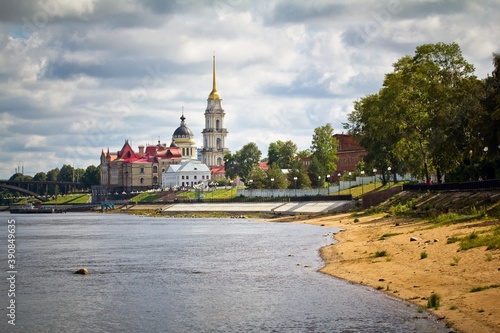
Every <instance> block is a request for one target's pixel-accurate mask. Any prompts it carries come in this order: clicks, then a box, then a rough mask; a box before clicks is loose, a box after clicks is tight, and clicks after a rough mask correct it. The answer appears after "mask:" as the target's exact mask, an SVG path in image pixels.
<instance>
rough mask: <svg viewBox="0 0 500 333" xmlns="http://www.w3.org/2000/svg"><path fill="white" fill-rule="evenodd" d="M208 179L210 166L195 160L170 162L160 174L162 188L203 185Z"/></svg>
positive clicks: (206, 183)
mask: <svg viewBox="0 0 500 333" xmlns="http://www.w3.org/2000/svg"><path fill="white" fill-rule="evenodd" d="M209 181H210V168H209V167H208V166H207V165H206V164H204V163H201V162H200V161H197V160H187V161H184V162H182V163H181V164H171V165H170V166H169V167H168V169H167V170H166V171H165V172H163V174H162V188H163V190H168V189H174V188H179V187H205V186H207V185H208V182H209Z"/></svg>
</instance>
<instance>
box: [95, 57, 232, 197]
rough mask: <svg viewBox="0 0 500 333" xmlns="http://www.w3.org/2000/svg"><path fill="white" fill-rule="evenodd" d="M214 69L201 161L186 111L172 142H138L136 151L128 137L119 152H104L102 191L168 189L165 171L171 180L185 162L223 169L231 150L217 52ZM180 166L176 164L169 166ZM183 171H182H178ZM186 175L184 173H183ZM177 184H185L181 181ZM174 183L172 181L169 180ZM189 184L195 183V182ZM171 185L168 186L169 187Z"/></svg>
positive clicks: (102, 156) (202, 176)
mask: <svg viewBox="0 0 500 333" xmlns="http://www.w3.org/2000/svg"><path fill="white" fill-rule="evenodd" d="M212 66H213V68H212V72H213V73H212V91H211V92H210V94H209V95H208V99H207V108H206V110H205V128H204V129H203V131H202V134H203V147H202V148H201V149H200V151H201V163H200V161H197V159H198V149H197V147H196V143H195V138H194V135H193V132H192V131H191V129H189V127H187V126H186V117H184V111H183V112H182V116H181V117H180V119H181V123H180V126H179V127H178V128H177V129H176V130H175V131H174V132H173V134H172V140H171V143H170V144H168V145H167V144H166V143H161V142H160V140H158V143H157V144H156V145H147V146H146V147H145V146H143V145H139V146H138V147H137V148H138V150H137V152H136V151H134V149H133V148H132V146H131V145H130V144H129V142H128V140H127V141H125V143H124V145H123V147H122V148H121V149H120V150H119V151H117V152H110V151H109V148H108V149H107V151H106V152H105V151H104V149H103V150H102V152H101V158H100V169H101V187H103V188H102V189H100V190H99V192H100V193H104V192H106V193H107V192H112V193H113V192H119V193H121V192H123V191H124V192H127V193H129V192H131V191H139V190H146V189H150V188H165V187H166V186H165V184H162V182H163V179H165V178H164V177H163V174H164V173H166V171H167V170H168V171H169V179H174V176H175V175H172V174H171V173H172V170H174V171H173V172H176V171H177V170H183V169H185V168H183V166H184V165H188V164H189V165H192V163H193V162H194V163H200V164H205V165H206V166H207V167H206V168H201V167H200V168H199V169H200V172H201V170H202V169H203V170H208V169H220V168H221V167H223V165H224V155H225V154H227V153H229V152H230V151H229V149H228V148H227V147H226V136H227V133H228V132H227V129H226V128H224V116H225V113H224V110H223V109H222V103H221V102H222V98H221V95H220V93H219V92H218V91H217V86H216V69H215V55H214V57H213V65H212ZM175 165H179V166H177V167H170V166H175ZM179 172H180V171H179ZM182 177H184V176H182ZM178 178H179V184H177V186H184V185H185V184H187V182H186V183H184V182H182V183H181V182H180V179H181V176H179V177H178ZM192 179H197V180H198V182H196V184H199V183H202V182H208V181H209V177H208V176H207V175H206V171H205V174H204V175H200V177H196V175H194V176H192ZM169 183H171V181H169ZM189 184H190V185H196V184H195V183H193V182H192V181H191V182H190V183H189ZM170 185H172V184H170ZM170 185H169V186H170Z"/></svg>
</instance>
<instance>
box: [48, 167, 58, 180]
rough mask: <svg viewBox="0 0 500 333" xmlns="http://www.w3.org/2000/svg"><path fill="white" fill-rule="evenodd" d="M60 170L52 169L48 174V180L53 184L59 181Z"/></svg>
mask: <svg viewBox="0 0 500 333" xmlns="http://www.w3.org/2000/svg"><path fill="white" fill-rule="evenodd" d="M59 171H60V170H59V168H55V169H52V170H50V171H48V172H47V180H48V181H51V182H55V181H57V178H58V175H59Z"/></svg>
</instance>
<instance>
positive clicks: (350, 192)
mask: <svg viewBox="0 0 500 333" xmlns="http://www.w3.org/2000/svg"><path fill="white" fill-rule="evenodd" d="M349 194H351V172H350V171H349Z"/></svg>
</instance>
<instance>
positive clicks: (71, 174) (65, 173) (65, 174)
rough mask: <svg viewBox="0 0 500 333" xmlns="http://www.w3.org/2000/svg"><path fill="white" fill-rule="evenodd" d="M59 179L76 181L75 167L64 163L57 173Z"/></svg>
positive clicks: (61, 180)
mask: <svg viewBox="0 0 500 333" xmlns="http://www.w3.org/2000/svg"><path fill="white" fill-rule="evenodd" d="M57 180H58V181H60V182H72V181H75V169H74V168H73V167H72V166H71V165H68V164H64V165H63V166H62V168H61V171H60V172H59V174H58V175H57Z"/></svg>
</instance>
